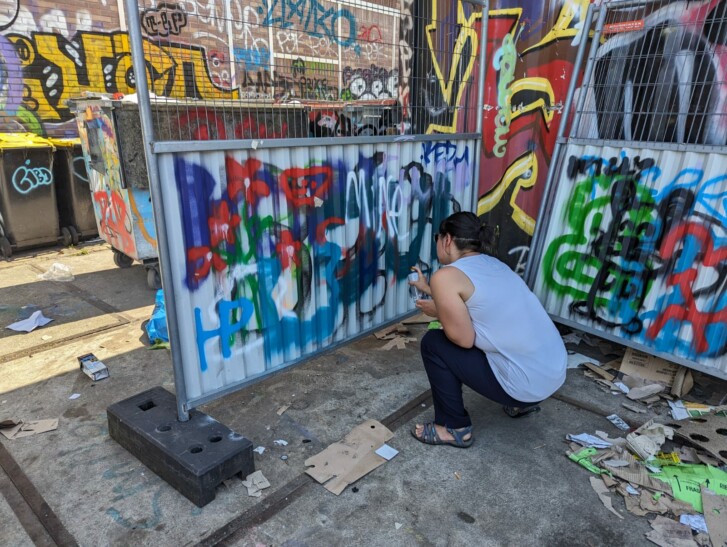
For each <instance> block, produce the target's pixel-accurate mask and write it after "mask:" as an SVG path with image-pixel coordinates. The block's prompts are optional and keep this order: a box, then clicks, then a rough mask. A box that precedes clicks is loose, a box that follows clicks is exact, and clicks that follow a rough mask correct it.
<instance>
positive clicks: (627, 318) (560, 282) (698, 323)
mask: <svg viewBox="0 0 727 547" xmlns="http://www.w3.org/2000/svg"><path fill="white" fill-rule="evenodd" d="M562 152H563V154H562V156H561V157H562V158H563V160H564V161H563V167H562V169H561V170H560V172H559V174H558V175H557V176H556V178H555V179H554V180H553V184H554V185H555V190H554V197H553V200H552V203H551V208H550V214H549V215H548V220H547V228H545V232H544V238H543V240H542V244H541V245H540V249H539V256H540V257H541V258H540V260H539V262H538V263H537V266H536V268H537V270H536V271H535V273H534V275H535V281H534V284H533V289H534V292H535V293H536V294H537V295H538V297H539V298H540V300H541V301H542V302H543V303H544V305H545V307H546V309H547V310H548V312H549V313H551V314H552V315H553V316H555V317H556V318H560V319H561V320H563V321H565V322H571V323H575V324H577V325H578V326H582V327H584V328H585V329H586V330H591V331H594V332H596V333H603V334H605V335H607V337H611V338H618V339H620V340H622V341H624V342H625V343H626V344H628V345H634V346H635V347H640V348H641V349H645V350H647V351H649V352H650V353H655V354H661V355H663V356H664V357H666V358H668V359H671V360H676V361H678V362H681V363H682V364H685V365H688V366H691V367H693V368H696V369H699V370H705V371H707V372H709V373H710V374H714V375H716V376H720V377H722V378H727V357H726V356H725V354H726V353H727V293H726V292H725V285H726V284H727V229H726V228H727V210H726V209H725V199H726V198H727V153H722V154H720V153H708V152H695V151H685V150H679V151H676V150H672V151H669V150H661V151H659V150H653V149H651V148H623V147H611V146H607V145H601V144H594V145H592V146H586V145H577V144H572V143H571V144H568V145H566V146H565V147H564V148H563V150H562Z"/></svg>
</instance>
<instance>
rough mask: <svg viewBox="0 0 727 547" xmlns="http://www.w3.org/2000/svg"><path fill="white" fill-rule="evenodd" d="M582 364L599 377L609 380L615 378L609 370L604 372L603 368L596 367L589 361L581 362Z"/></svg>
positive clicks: (611, 380)
mask: <svg viewBox="0 0 727 547" xmlns="http://www.w3.org/2000/svg"><path fill="white" fill-rule="evenodd" d="M583 366H584V367H586V368H587V369H588V370H590V371H592V372H595V373H596V374H598V375H599V376H600V377H601V378H603V379H604V380H608V381H609V382H613V380H614V378H616V377H615V376H614V375H613V374H611V373H610V372H606V371H605V370H603V368H601V367H598V366H596V365H594V364H593V363H590V362H589V363H583Z"/></svg>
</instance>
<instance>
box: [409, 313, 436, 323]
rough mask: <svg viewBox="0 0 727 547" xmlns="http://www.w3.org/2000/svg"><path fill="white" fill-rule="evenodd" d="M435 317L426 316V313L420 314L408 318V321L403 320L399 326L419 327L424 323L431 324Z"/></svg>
mask: <svg viewBox="0 0 727 547" xmlns="http://www.w3.org/2000/svg"><path fill="white" fill-rule="evenodd" d="M436 320H437V318H436V317H432V316H431V315H427V314H426V313H420V314H418V315H414V316H413V317H410V318H409V319H404V320H403V321H402V322H401V324H402V325H421V324H426V323H431V322H432V321H436Z"/></svg>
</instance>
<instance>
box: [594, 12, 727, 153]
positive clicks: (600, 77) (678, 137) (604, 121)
mask: <svg viewBox="0 0 727 547" xmlns="http://www.w3.org/2000/svg"><path fill="white" fill-rule="evenodd" d="M725 17H727V4H725V2H719V1H717V0H709V1H706V2H672V3H669V4H668V5H666V6H664V7H663V8H661V9H659V10H657V11H654V12H653V13H651V14H649V15H648V16H647V17H646V18H645V19H644V28H643V30H641V31H639V32H625V33H621V34H617V35H614V36H613V37H609V38H608V40H607V41H606V42H605V43H603V44H602V45H601V46H600V47H599V49H598V51H597V54H596V59H597V62H596V67H595V72H594V74H595V81H594V85H593V89H594V92H595V93H594V95H595V96H594V100H595V106H596V112H597V113H598V115H597V129H596V132H597V133H596V136H598V137H601V138H604V139H621V140H629V141H634V140H636V141H652V142H679V143H695V144H714V145H724V144H727V119H725V113H726V112H727V96H726V95H725V93H724V89H723V88H724V70H725V67H727V53H725V52H724V46H725V45H726V42H727V40H726V39H725V34H724V30H723V27H724V18H725ZM644 56H646V58H648V59H650V63H649V64H650V65H651V66H652V68H651V69H650V70H645V69H644V65H643V59H644ZM686 59H689V61H688V62H686V61H685V60H686ZM676 75H678V76H676ZM655 96H656V99H655Z"/></svg>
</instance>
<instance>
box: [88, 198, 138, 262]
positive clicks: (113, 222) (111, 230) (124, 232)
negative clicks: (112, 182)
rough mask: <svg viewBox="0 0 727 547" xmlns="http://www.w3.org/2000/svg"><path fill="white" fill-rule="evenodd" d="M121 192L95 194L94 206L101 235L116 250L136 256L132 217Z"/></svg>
mask: <svg viewBox="0 0 727 547" xmlns="http://www.w3.org/2000/svg"><path fill="white" fill-rule="evenodd" d="M122 192H125V190H120V191H112V192H106V191H103V190H102V191H97V192H94V193H93V205H94V209H95V214H96V219H97V221H98V224H99V227H100V235H101V236H102V237H103V239H104V240H105V241H106V242H108V243H109V244H110V245H111V246H112V247H114V249H118V250H120V251H122V252H124V253H125V254H127V255H129V256H132V257H133V256H136V245H135V243H134V234H133V226H132V222H131V215H130V213H129V210H128V208H127V207H126V200H125V199H124V196H123V195H122Z"/></svg>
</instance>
